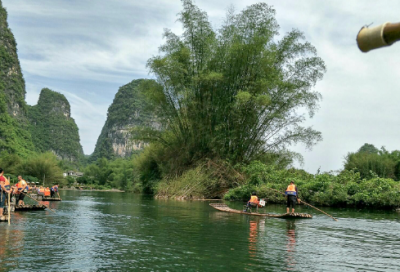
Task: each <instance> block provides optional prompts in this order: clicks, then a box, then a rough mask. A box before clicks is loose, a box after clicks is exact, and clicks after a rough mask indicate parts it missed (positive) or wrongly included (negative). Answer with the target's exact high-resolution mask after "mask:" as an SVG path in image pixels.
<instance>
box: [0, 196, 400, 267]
mask: <svg viewBox="0 0 400 272" xmlns="http://www.w3.org/2000/svg"><path fill="white" fill-rule="evenodd" d="M61 197H62V198H63V201H62V202H50V203H49V204H50V207H51V208H53V209H55V210H56V213H53V212H51V211H49V210H46V211H35V212H19V213H15V214H13V215H12V222H11V225H10V226H8V225H7V224H6V223H0V271H341V272H343V271H398V270H399V269H400V268H399V264H400V213H396V212H393V211H367V210H355V209H328V208H326V209H325V208H324V210H325V211H326V212H328V213H330V214H332V215H333V216H335V217H337V218H338V219H339V221H338V222H335V221H333V220H332V219H331V218H329V217H327V216H325V215H323V214H320V213H318V212H317V211H314V210H311V209H309V208H306V207H298V209H297V211H299V212H307V213H311V214H312V215H313V216H314V218H313V219H296V220H285V219H277V218H259V217H256V216H247V215H241V214H230V213H224V212H220V211H217V210H214V209H213V208H212V207H210V206H209V205H208V203H209V202H203V201H192V202H183V201H172V200H155V199H153V198H151V197H147V196H140V195H134V194H128V193H110V192H89V191H62V192H61ZM47 203H48V202H47ZM228 205H229V206H231V207H234V208H237V209H241V207H242V205H243V204H242V203H228ZM265 211H266V212H275V213H280V212H283V211H285V207H284V206H280V205H268V204H267V208H266V209H265Z"/></svg>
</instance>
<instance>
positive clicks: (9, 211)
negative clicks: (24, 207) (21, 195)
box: [7, 192, 11, 225]
mask: <svg viewBox="0 0 400 272" xmlns="http://www.w3.org/2000/svg"><path fill="white" fill-rule="evenodd" d="M10 194H11V192H9V193H8V209H7V211H8V224H9V225H10V217H11V216H10V214H11V201H10Z"/></svg>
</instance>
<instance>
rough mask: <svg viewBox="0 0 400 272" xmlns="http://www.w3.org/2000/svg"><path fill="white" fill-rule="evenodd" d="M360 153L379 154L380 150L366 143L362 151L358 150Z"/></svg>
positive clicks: (361, 148)
mask: <svg viewBox="0 0 400 272" xmlns="http://www.w3.org/2000/svg"><path fill="white" fill-rule="evenodd" d="M358 152H359V153H370V154H378V152H379V149H378V148H376V147H375V146H374V145H372V144H367V143H365V144H364V145H363V146H362V147H360V149H359V150H358Z"/></svg>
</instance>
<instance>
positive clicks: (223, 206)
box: [210, 203, 312, 218]
mask: <svg viewBox="0 0 400 272" xmlns="http://www.w3.org/2000/svg"><path fill="white" fill-rule="evenodd" d="M210 206H211V207H213V208H214V209H217V210H219V211H222V212H229V213H240V214H249V215H255V216H266V217H276V218H312V215H311V214H308V213H284V214H273V213H255V212H244V211H239V210H235V209H232V208H229V207H228V206H227V205H226V204H224V203H210Z"/></svg>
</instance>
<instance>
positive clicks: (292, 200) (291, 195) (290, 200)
mask: <svg viewBox="0 0 400 272" xmlns="http://www.w3.org/2000/svg"><path fill="white" fill-rule="evenodd" d="M285 195H286V213H289V210H290V206H292V213H294V206H296V202H297V201H299V200H300V199H299V198H298V195H299V194H298V192H297V186H296V185H294V181H293V180H292V181H291V182H290V184H289V186H288V187H287V189H286V191H285Z"/></svg>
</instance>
